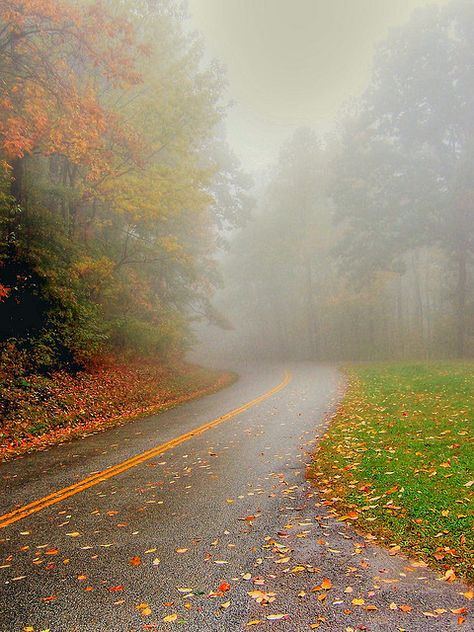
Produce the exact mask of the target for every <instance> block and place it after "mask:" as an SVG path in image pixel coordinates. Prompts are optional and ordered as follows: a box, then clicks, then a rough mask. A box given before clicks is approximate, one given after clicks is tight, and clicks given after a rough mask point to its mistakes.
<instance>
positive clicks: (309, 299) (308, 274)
mask: <svg viewBox="0 0 474 632" xmlns="http://www.w3.org/2000/svg"><path fill="white" fill-rule="evenodd" d="M305 285H306V318H307V331H308V343H309V355H310V359H312V360H313V359H315V358H316V357H317V355H318V352H319V349H318V338H317V322H316V308H315V305H314V283H313V273H312V270H311V261H310V260H309V259H308V260H307V261H306V263H305Z"/></svg>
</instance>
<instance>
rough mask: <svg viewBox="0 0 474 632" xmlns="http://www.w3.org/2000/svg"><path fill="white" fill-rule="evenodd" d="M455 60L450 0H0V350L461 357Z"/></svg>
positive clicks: (470, 99)
mask: <svg viewBox="0 0 474 632" xmlns="http://www.w3.org/2000/svg"><path fill="white" fill-rule="evenodd" d="M473 67H474V3H472V1H471V0H445V1H443V2H438V3H434V4H433V3H431V2H430V0H397V1H396V2H393V1H392V0H350V1H349V0H295V1H293V2H289V1H287V0H272V1H270V0H189V2H187V3H186V2H184V3H183V2H181V1H179V0H103V1H98V0H48V2H39V3H38V2H33V0H14V2H7V1H6V0H5V1H2V0H0V75H1V77H2V82H1V84H0V306H1V318H0V366H3V365H5V367H7V369H6V372H7V373H8V371H10V367H11V366H12V365H15V366H20V367H22V368H21V371H22V372H24V373H25V374H29V373H36V372H40V373H48V372H51V371H54V370H56V369H61V368H66V369H67V370H70V371H76V370H80V369H82V368H85V367H87V366H89V365H90V364H91V363H94V362H96V361H97V358H99V359H101V360H103V359H104V358H106V357H118V358H121V361H123V359H124V358H125V359H126V360H127V361H128V358H131V357H133V358H135V359H136V360H137V361H140V360H141V359H142V358H147V359H154V361H156V362H158V363H160V362H163V363H170V364H173V362H180V361H181V360H182V359H183V358H184V357H185V355H186V353H189V352H190V350H191V349H192V348H193V345H195V343H196V338H197V340H198V341H199V342H200V345H199V357H200V359H201V360H202V361H203V362H204V363H206V362H210V361H211V360H213V358H217V357H218V358H220V359H221V360H220V362H221V363H222V364H223V365H225V366H227V365H228V363H229V362H230V360H231V359H235V358H239V359H240V361H246V360H249V359H256V360H259V359H262V358H264V359H268V358H270V359H280V358H285V359H286V358H295V359H301V358H304V359H309V360H315V361H339V360H368V359H372V360H373V359H381V360H383V359H393V358H395V359H398V358H437V357H440V358H444V357H465V356H471V355H472V354H473V352H474V317H473V306H474V301H473V298H474V296H473V291H474V284H473V251H474V239H473V233H474V220H473V217H474V216H473V210H472V207H473V201H474V188H473V186H472V179H473V178H472V177H473V170H474V142H473V132H474V75H473V72H472V69H473ZM2 363H3V364H2Z"/></svg>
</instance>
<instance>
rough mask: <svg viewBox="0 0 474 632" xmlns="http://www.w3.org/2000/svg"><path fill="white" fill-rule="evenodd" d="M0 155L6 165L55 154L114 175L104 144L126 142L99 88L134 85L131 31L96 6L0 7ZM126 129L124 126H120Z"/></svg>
mask: <svg viewBox="0 0 474 632" xmlns="http://www.w3.org/2000/svg"><path fill="white" fill-rule="evenodd" d="M0 23H1V24H2V27H3V28H2V33H1V36H0V53H1V62H0V68H1V71H2V77H3V78H4V79H3V81H2V86H1V87H0V148H1V150H2V153H3V154H4V155H5V157H6V159H7V162H10V163H12V161H15V160H16V159H19V158H23V157H24V156H26V155H29V154H31V153H33V152H36V153H38V152H39V153H40V154H43V155H51V154H59V155H62V156H64V157H66V158H67V159H68V160H69V161H70V162H71V163H72V164H74V165H81V166H84V167H85V168H87V169H88V174H87V177H88V178H89V180H90V181H98V180H99V179H100V178H101V177H103V176H104V175H105V174H108V173H110V171H111V170H112V164H111V158H112V155H111V152H110V144H111V139H113V142H114V143H115V144H119V143H122V144H124V143H125V142H130V144H132V143H131V135H130V134H128V133H126V132H124V131H123V130H122V132H121V133H120V134H119V133H118V132H117V129H116V128H117V117H116V115H115V114H113V113H112V112H109V111H107V109H106V108H105V107H104V105H103V104H102V103H101V102H100V97H99V89H100V88H102V89H103V88H104V87H105V85H106V84H109V86H110V87H113V86H119V85H120V86H123V85H134V84H136V83H138V82H139V81H140V76H139V74H138V72H137V71H136V70H135V62H134V57H135V55H137V54H138V51H137V50H136V49H135V48H134V41H133V29H132V27H131V25H130V24H129V23H128V22H127V21H126V20H125V19H121V18H119V17H115V16H112V15H111V14H110V13H109V12H108V11H107V10H106V8H105V6H104V5H103V4H102V3H93V4H92V5H87V4H84V5H81V4H80V3H79V5H75V6H72V5H71V4H70V3H67V2H64V1H63V0H0ZM124 129H125V126H124Z"/></svg>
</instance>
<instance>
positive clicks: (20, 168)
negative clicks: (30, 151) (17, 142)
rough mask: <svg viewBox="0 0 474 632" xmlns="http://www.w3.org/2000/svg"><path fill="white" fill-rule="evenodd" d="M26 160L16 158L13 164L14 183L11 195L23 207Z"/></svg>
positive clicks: (12, 183)
mask: <svg viewBox="0 0 474 632" xmlns="http://www.w3.org/2000/svg"><path fill="white" fill-rule="evenodd" d="M23 180H24V160H23V158H15V160H13V162H12V182H11V186H10V193H11V194H12V196H13V197H14V198H15V200H16V201H17V202H18V204H19V205H20V206H21V205H22V204H23V202H24V187H23Z"/></svg>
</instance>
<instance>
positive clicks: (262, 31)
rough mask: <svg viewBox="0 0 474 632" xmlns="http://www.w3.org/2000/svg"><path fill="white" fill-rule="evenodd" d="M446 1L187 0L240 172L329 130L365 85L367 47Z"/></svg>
mask: <svg viewBox="0 0 474 632" xmlns="http://www.w3.org/2000/svg"><path fill="white" fill-rule="evenodd" d="M436 1H438V3H439V2H440V1H441V2H445V1H446V0H189V10H190V13H191V19H192V24H193V25H194V27H195V28H196V29H197V30H199V31H201V33H202V34H203V36H204V40H205V44H206V49H207V53H208V55H209V56H210V57H212V58H216V59H219V60H220V61H221V62H222V63H223V64H224V66H225V67H226V70H227V78H228V80H229V98H230V99H231V100H232V101H233V102H234V105H233V107H232V109H231V111H230V113H229V116H228V125H227V127H228V139H229V142H230V144H231V146H232V148H233V149H234V151H235V153H236V154H237V156H238V157H239V158H240V160H241V162H242V165H243V167H244V168H245V169H246V170H249V171H255V170H260V169H261V168H263V167H265V166H266V165H267V164H268V163H271V162H274V160H275V158H276V155H277V153H278V149H279V146H280V145H281V143H282V142H283V141H284V140H285V139H286V138H287V137H288V136H289V135H290V134H291V132H292V130H293V129H295V128H297V127H300V126H301V125H309V126H311V127H313V128H314V129H316V130H317V131H319V132H321V133H325V132H327V131H330V130H331V128H332V127H333V125H334V122H335V120H336V117H337V114H338V112H339V110H340V108H341V107H342V106H343V104H344V103H345V102H347V101H348V100H350V99H351V98H352V97H356V96H357V95H359V94H360V93H361V92H362V91H363V90H364V88H365V86H366V85H367V83H368V80H369V77H370V72H371V65H372V58H373V54H374V47H375V46H376V44H377V43H378V42H379V41H380V40H382V39H384V37H385V36H386V35H387V34H388V31H389V29H390V28H391V27H393V26H398V25H400V24H403V23H404V22H406V21H407V19H408V18H409V16H410V14H411V12H412V11H413V10H414V9H416V8H417V7H420V6H423V5H427V4H433V3H436Z"/></svg>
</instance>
